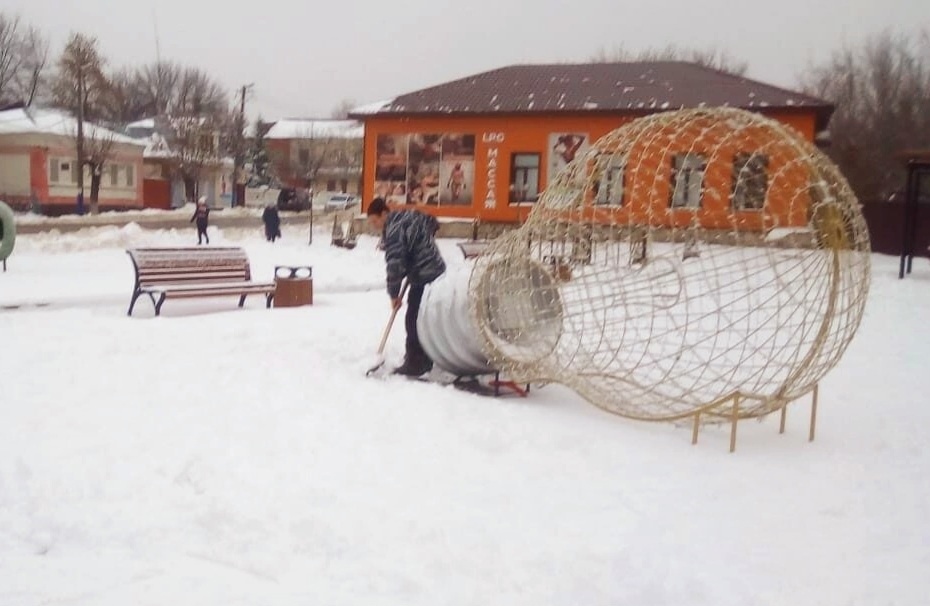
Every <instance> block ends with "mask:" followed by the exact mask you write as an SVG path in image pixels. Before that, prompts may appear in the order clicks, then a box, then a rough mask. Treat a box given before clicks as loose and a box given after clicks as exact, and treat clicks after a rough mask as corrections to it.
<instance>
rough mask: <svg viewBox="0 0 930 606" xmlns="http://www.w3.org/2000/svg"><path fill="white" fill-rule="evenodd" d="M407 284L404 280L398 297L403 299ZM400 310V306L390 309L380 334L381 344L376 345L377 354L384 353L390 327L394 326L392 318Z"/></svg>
mask: <svg viewBox="0 0 930 606" xmlns="http://www.w3.org/2000/svg"><path fill="white" fill-rule="evenodd" d="M408 286H409V284H408V283H407V281H406V280H404V285H403V286H402V287H401V289H400V299H401V300H403V298H404V295H405V294H407V287H408ZM398 311H400V307H395V308H394V309H393V310H391V318H390V319H389V320H388V323H387V326H385V327H384V334H383V335H382V336H381V344H380V345H378V355H379V356H380V355H381V354H383V353H384V346H385V345H387V340H388V335H390V334H391V327H392V326H394V318H396V317H397V312H398Z"/></svg>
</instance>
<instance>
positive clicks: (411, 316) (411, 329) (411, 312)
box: [404, 284, 429, 361]
mask: <svg viewBox="0 0 930 606" xmlns="http://www.w3.org/2000/svg"><path fill="white" fill-rule="evenodd" d="M424 288H426V285H425V284H411V285H410V286H409V287H408V289H407V315H406V316H405V317H404V324H405V326H406V328H407V355H406V359H407V360H410V361H416V360H426V359H429V358H428V356H427V355H426V352H425V351H423V346H422V345H420V335H419V334H417V316H419V315H420V301H422V300H423V289H424Z"/></svg>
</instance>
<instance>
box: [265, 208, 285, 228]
mask: <svg viewBox="0 0 930 606" xmlns="http://www.w3.org/2000/svg"><path fill="white" fill-rule="evenodd" d="M262 221H263V222H264V223H265V229H266V230H268V231H270V232H271V233H278V227H280V226H281V216H280V215H279V214H278V209H277V208H275V207H274V206H266V207H265V210H264V211H263V212H262Z"/></svg>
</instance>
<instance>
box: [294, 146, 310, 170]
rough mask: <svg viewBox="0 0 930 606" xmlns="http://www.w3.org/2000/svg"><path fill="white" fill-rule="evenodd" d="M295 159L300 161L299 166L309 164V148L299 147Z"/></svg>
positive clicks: (304, 166) (305, 166)
mask: <svg viewBox="0 0 930 606" xmlns="http://www.w3.org/2000/svg"><path fill="white" fill-rule="evenodd" d="M297 161H298V162H300V166H301V167H303V168H307V167H308V166H310V150H309V149H299V150H297Z"/></svg>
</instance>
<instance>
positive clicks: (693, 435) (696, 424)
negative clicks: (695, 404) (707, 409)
mask: <svg viewBox="0 0 930 606" xmlns="http://www.w3.org/2000/svg"><path fill="white" fill-rule="evenodd" d="M700 426H701V413H699V412H698V413H695V414H694V427H692V428H691V445H692V446H694V445H695V444H697V439H698V428H699V427H700Z"/></svg>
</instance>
